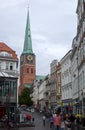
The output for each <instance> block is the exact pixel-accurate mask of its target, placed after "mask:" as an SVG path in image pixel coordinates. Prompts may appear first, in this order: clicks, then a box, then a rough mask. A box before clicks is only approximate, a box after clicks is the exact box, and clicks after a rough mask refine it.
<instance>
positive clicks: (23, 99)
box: [19, 88, 33, 106]
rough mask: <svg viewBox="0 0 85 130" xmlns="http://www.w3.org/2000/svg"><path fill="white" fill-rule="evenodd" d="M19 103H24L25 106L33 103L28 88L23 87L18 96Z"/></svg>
mask: <svg viewBox="0 0 85 130" xmlns="http://www.w3.org/2000/svg"><path fill="white" fill-rule="evenodd" d="M19 104H20V105H23V104H26V105H27V106H31V105H33V101H32V100H31V97H30V89H29V88H24V89H23V91H22V93H21V95H20V96H19Z"/></svg>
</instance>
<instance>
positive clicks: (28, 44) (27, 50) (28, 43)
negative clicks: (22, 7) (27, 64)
mask: <svg viewBox="0 0 85 130" xmlns="http://www.w3.org/2000/svg"><path fill="white" fill-rule="evenodd" d="M22 54H33V50H32V40H31V30H30V20H29V10H28V13H27V23H26V30H25V40H24V48H23V52H22Z"/></svg>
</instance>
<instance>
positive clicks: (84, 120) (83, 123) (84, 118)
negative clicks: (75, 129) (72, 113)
mask: <svg viewBox="0 0 85 130" xmlns="http://www.w3.org/2000/svg"><path fill="white" fill-rule="evenodd" d="M82 125H83V126H85V117H83V118H82Z"/></svg>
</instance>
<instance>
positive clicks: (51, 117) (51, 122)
mask: <svg viewBox="0 0 85 130" xmlns="http://www.w3.org/2000/svg"><path fill="white" fill-rule="evenodd" d="M49 120H50V128H52V127H53V123H54V118H53V115H51V116H50V119H49Z"/></svg>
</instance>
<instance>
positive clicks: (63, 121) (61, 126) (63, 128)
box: [60, 118, 66, 130]
mask: <svg viewBox="0 0 85 130" xmlns="http://www.w3.org/2000/svg"><path fill="white" fill-rule="evenodd" d="M60 128H61V130H65V128H66V125H65V120H64V118H62V119H61V125H60Z"/></svg>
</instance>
